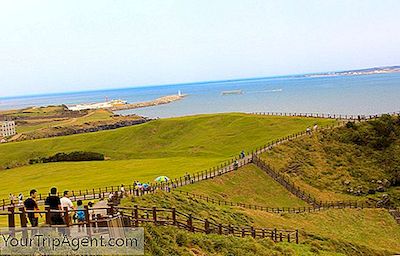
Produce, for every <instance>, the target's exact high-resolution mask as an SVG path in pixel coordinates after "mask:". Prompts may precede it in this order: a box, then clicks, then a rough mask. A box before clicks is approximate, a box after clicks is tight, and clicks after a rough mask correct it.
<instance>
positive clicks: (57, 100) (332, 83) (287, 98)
mask: <svg viewBox="0 0 400 256" xmlns="http://www.w3.org/2000/svg"><path fill="white" fill-rule="evenodd" d="M178 90H180V91H181V92H182V93H183V94H187V95H188V96H187V97H185V98H184V99H183V100H180V101H176V102H172V103H169V104H165V105H159V106H152V107H146V108H140V109H132V110H124V111H118V112H117V113H119V114H138V115H141V116H148V117H151V118H156V117H160V118H164V117H176V116H184V115H194V114H207V113H224V112H297V113H299V112H303V113H306V112H307V113H332V114H363V115H371V114H378V113H389V112H395V111H398V110H400V101H399V100H398V95H400V73H389V74H373V75H359V76H332V77H304V76H301V75H290V76H275V77H265V78H245V79H231V80H221V81H208V82H195V83H184V84H171V85H154V86H141V87H133V88H118V89H105V90H95V91H81V92H79V91H78V92H64V93H51V94H38V95H25V96H11V97H3V98H0V110H10V109H22V108H27V107H33V106H37V107H40V106H48V105H61V104H65V105H74V104H81V103H94V102H103V101H105V100H112V99H122V100H126V101H128V102H129V103H135V102H142V101H149V100H153V99H156V98H159V97H162V96H166V95H171V94H176V93H177V92H178ZM233 90H240V91H241V92H242V93H241V94H233V95H222V92H223V91H233ZM382 99H384V100H382Z"/></svg>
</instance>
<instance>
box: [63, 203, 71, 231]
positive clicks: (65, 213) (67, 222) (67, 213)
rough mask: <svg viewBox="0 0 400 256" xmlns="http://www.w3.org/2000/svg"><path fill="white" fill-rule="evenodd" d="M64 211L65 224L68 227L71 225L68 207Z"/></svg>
mask: <svg viewBox="0 0 400 256" xmlns="http://www.w3.org/2000/svg"><path fill="white" fill-rule="evenodd" d="M63 210H64V222H65V225H67V227H68V226H69V224H70V221H69V212H68V207H64V209H63Z"/></svg>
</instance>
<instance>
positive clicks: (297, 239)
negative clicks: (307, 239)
mask: <svg viewBox="0 0 400 256" xmlns="http://www.w3.org/2000/svg"><path fill="white" fill-rule="evenodd" d="M298 243H299V230H297V229H296V244H298Z"/></svg>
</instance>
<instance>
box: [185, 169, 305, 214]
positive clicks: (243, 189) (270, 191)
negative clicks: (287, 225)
mask: <svg viewBox="0 0 400 256" xmlns="http://www.w3.org/2000/svg"><path fill="white" fill-rule="evenodd" d="M179 190H181V191H187V192H190V193H194V194H196V195H203V196H208V197H209V198H213V199H215V200H225V201H228V202H236V203H246V204H252V205H257V206H268V207H274V208H278V207H280V208H281V207H304V206H308V205H307V203H305V202H304V201H302V200H300V199H299V198H297V197H296V196H294V195H293V194H291V193H290V192H289V191H287V190H286V189H285V188H284V187H282V186H281V185H280V184H279V183H277V182H276V181H274V180H273V179H271V178H270V177H269V176H268V175H266V173H265V172H264V171H262V170H260V169H259V168H257V167H256V166H255V165H246V166H244V167H242V168H239V169H238V170H237V171H234V172H230V173H228V174H225V175H222V176H219V177H216V178H214V179H212V180H211V181H207V182H199V183H194V184H192V185H190V186H184V187H182V188H179Z"/></svg>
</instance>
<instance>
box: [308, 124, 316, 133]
mask: <svg viewBox="0 0 400 256" xmlns="http://www.w3.org/2000/svg"><path fill="white" fill-rule="evenodd" d="M312 130H313V131H314V132H316V131H318V125H317V124H314V126H313V128H312ZM312 130H311V127H307V129H306V133H307V134H308V135H311V132H312Z"/></svg>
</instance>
